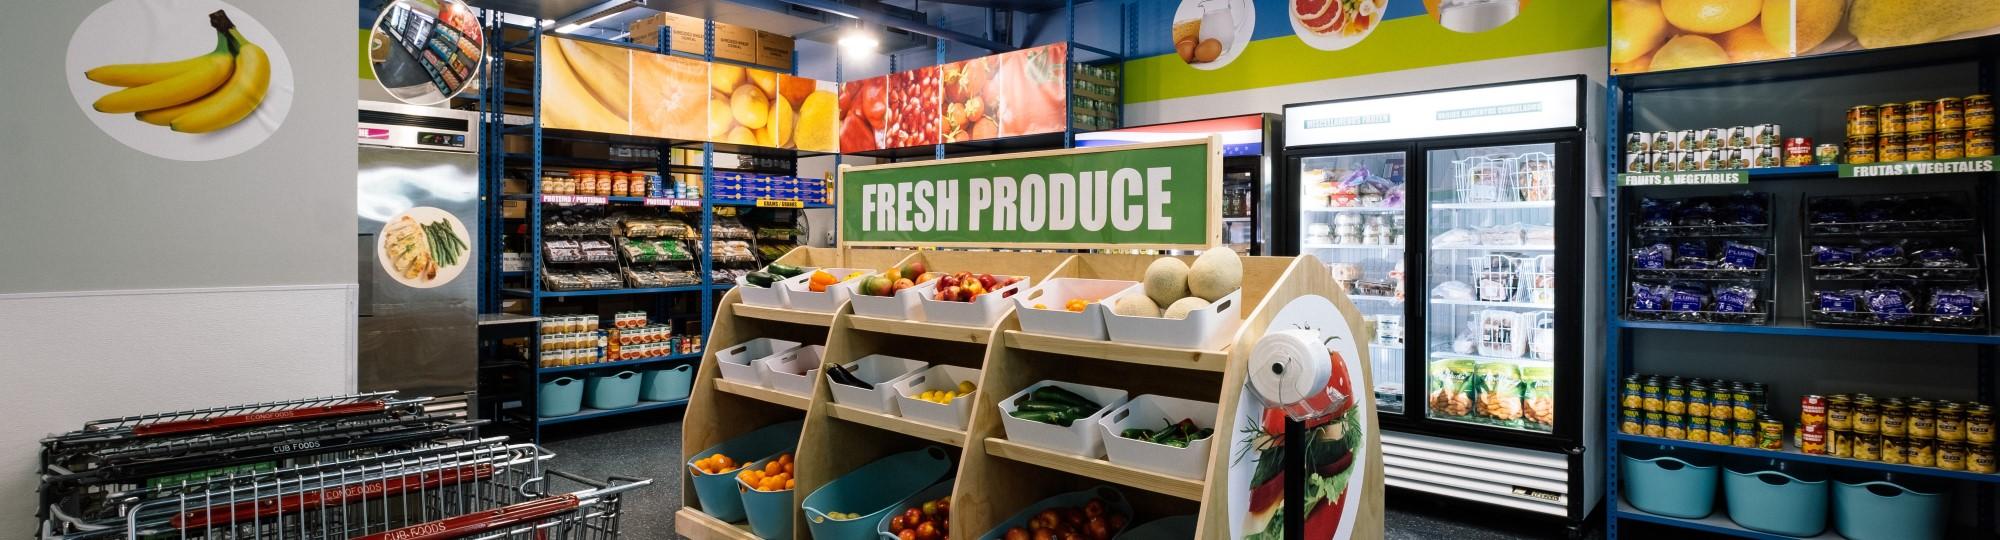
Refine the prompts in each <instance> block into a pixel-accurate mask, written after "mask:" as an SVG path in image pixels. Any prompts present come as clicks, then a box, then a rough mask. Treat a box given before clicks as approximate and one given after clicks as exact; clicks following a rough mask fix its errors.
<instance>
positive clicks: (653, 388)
mask: <svg viewBox="0 0 2000 540" xmlns="http://www.w3.org/2000/svg"><path fill="white" fill-rule="evenodd" d="M641 379H643V380H642V381H641V384H640V385H639V399H643V400H646V401H680V400H683V399H687V398H688V394H689V393H690V391H692V390H693V389H694V365H693V364H681V365H678V366H674V367H670V368H667V369H655V370H652V371H648V372H646V374H645V375H644V376H642V377H641Z"/></svg>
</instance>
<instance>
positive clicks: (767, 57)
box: [757, 30, 793, 73]
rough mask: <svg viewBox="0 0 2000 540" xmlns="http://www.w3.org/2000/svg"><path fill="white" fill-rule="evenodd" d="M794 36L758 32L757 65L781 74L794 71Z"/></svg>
mask: <svg viewBox="0 0 2000 540" xmlns="http://www.w3.org/2000/svg"><path fill="white" fill-rule="evenodd" d="M792 45H793V43H792V36H787V35H784V34H773V33H770V32H765V31H763V30H758V31H757V64H758V65H763V66H770V67H771V68H773V69H776V70H778V71H779V72H781V73H790V72H791V71H792Z"/></svg>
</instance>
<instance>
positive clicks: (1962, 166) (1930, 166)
mask: <svg viewBox="0 0 2000 540" xmlns="http://www.w3.org/2000/svg"><path fill="white" fill-rule="evenodd" d="M1996 164H2000V158H1995V157H1991V156H1987V157H1976V158H1964V159H1941V160H1936V161H1904V162H1897V163H1876V164H1869V165H1841V166H1840V177H1841V178H1872V177H1876V176H1910V175H1919V174H1955V173H1990V172H1993V171H1995V170H2000V169H1996V168H1995V166H1996Z"/></svg>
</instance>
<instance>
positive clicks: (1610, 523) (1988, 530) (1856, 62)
mask: <svg viewBox="0 0 2000 540" xmlns="http://www.w3.org/2000/svg"><path fill="white" fill-rule="evenodd" d="M1996 50H2000V39H1995V38H1978V39H1974V40H1960V41H1957V42H1945V43H1937V44H1931V45H1922V46H1914V47H1904V48H1900V49H1890V50H1881V51H1865V52H1853V53H1839V54H1830V55H1823V56H1819V57H1808V58H1799V59H1792V60H1781V61H1772V62H1760V63H1756V64H1748V65H1730V66H1718V67H1712V68H1701V69H1691V70H1683V71H1679V72H1670V73H1660V74H1643V75H1630V76H1613V77H1612V78H1611V81H1610V83H1609V84H1608V89H1607V95H1606V105H1607V110H1608V111H1609V114H1607V115H1606V116H1607V119H1606V129H1605V130H1604V133H1605V134H1606V135H1605V139H1606V144H1605V163H1606V164H1608V170H1607V175H1606V178H1607V181H1608V182H1609V181H1610V179H1612V178H1615V177H1617V175H1618V173H1620V172H1622V169H1621V165H1622V164H1623V163H1624V161H1625V156H1624V153H1623V151H1622V150H1621V148H1620V147H1621V145H1622V144H1623V143H1624V136H1623V134H1624V133H1625V132H1626V131H1627V129H1626V127H1625V126H1627V125H1630V124H1632V123H1633V122H1632V115H1633V97H1634V92H1633V91H1629V89H1630V88H1632V87H1633V86H1639V87H1641V88H1642V89H1643V90H1644V91H1679V90H1689V89H1700V88H1713V87H1726V86H1732V85H1737V84H1746V83H1766V82H1776V81H1799V80H1809V79H1815V78H1820V77H1829V76H1837V75H1854V74H1859V73H1881V72H1887V71H1891V70H1896V69H1903V68H1907V67H1910V66H1912V65H1920V64H1926V63H1934V64H1938V65H1942V64H1945V63H1954V62H1976V63H1978V64H1979V66H1980V73H1979V81H1980V83H1981V90H1982V92H1987V93H1990V91H1991V90H1992V89H1993V88H1992V86H1991V85H1993V84H1994V81H1995V77H1994V74H1995V70H1996V63H2000V55H1996V54H1995V51H1996ZM1635 79H1639V80H1644V83H1643V84H1637V83H1633V82H1632V81H1633V80H1635ZM1838 175H1839V167H1838V166H1831V165H1829V166H1810V167H1788V168H1770V169H1752V170H1750V171H1749V177H1750V180H1751V181H1752V183H1753V185H1754V184H1755V183H1756V182H1760V181H1784V182H1820V181H1827V182H1882V181H1888V182H1893V181H1894V180H1893V179H1888V180H1873V179H1842V178H1839V176H1838ZM1984 176H1985V178H1984V181H1987V182H1991V181H1992V180H1993V179H1994V176H1995V175H1994V174H1992V173H1984ZM1891 178H1899V177H1891ZM1626 189H1665V190H1669V191H1670V190H1673V189H1675V188H1674V187H1671V186H1656V187H1644V188H1619V187H1617V186H1616V185H1615V183H1613V185H1611V186H1609V187H1607V195H1606V197H1605V207H1604V208H1603V209H1602V210H1603V212H1602V213H1603V215H1604V216H1605V238H1604V248H1605V251H1604V253H1605V254H1606V256H1605V257H1604V275H1605V282H1604V283H1605V287H1604V297H1603V302H1604V305H1605V311H1604V322H1605V328H1606V330H1607V335H1606V342H1605V343H1606V344H1605V366H1604V368H1605V369H1604V381H1603V384H1604V391H1605V394H1604V395H1605V396H1606V397H1605V400H1604V409H1605V411H1604V412H1605V414H1604V418H1605V426H1604V431H1605V433H1607V434H1608V435H1607V436H1606V440H1605V441H1604V443H1605V446H1606V452H1605V456H1606V457H1605V459H1606V462H1605V474H1604V478H1605V482H1606V486H1605V489H1606V492H1605V493H1606V506H1607V510H1608V511H1607V512H1606V519H1605V529H1606V530H1605V532H1606V538H1607V539H1609V540H1616V539H1617V538H1618V532H1619V523H1620V522H1621V521H1637V522H1645V523H1651V524H1656V525H1665V526H1671V527H1676V528H1680V529H1689V530H1696V531H1702V532H1707V533H1715V534H1723V535H1729V536H1736V537H1742V538H1756V539H1781V538H1792V537H1789V536H1779V535H1771V534H1767V533H1762V532H1758V531H1753V530H1749V529H1746V528H1743V527H1741V526H1738V525H1736V524H1735V523H1734V522H1732V521H1731V520H1730V518H1729V517H1728V516H1727V512H1726V511H1725V509H1723V508H1720V507H1718V508H1717V510H1716V512H1715V513H1714V514H1712V515H1710V516H1708V517H1706V518H1702V519H1681V518H1673V517H1667V516H1661V515H1656V514H1650V513H1647V512H1644V511H1642V510H1639V509H1637V508H1633V507H1632V506H1631V505H1629V504H1626V503H1625V502H1624V501H1623V499H1622V498H1621V497H1620V494H1619V491H1620V488H1621V487H1622V486H1620V485H1619V484H1620V480H1619V467H1620V463H1621V458H1620V457H1619V452H1618V447H1619V445H1620V444H1621V443H1629V444H1642V445H1665V446H1672V447H1676V448H1681V449H1687V450H1697V451H1704V452H1713V453H1718V454H1726V455H1732V456H1748V457H1753V458H1767V459H1780V460H1785V461H1791V462H1803V463H1815V464H1820V465H1825V466H1829V467H1836V468H1843V469H1858V470H1867V471H1877V472H1888V473H1897V474H1902V475H1909V476H1923V477H1931V478H1939V479H1945V480H1952V481H1958V482H1968V483H1973V484H1975V485H1976V487H1975V489H1976V490H1977V492H1978V494H1979V501H1978V504H1977V506H1976V507H1977V508H1982V509H1983V508H1990V507H1991V505H1992V502H1993V499H1992V496H1993V494H1994V486H1996V485H2000V475H1994V474H1980V473H1970V472H1963V471H1946V470H1942V469H1936V468H1930V467H1918V466H1910V465H1893V464H1887V463H1881V462H1871V461H1861V460H1854V459H1848V458H1840V457H1833V456H1826V455H1809V454H1804V453H1801V452H1798V451H1797V450H1796V449H1794V448H1791V447H1790V446H1789V444H1787V447H1786V449H1785V450H1782V451H1778V450H1762V449H1756V448H1738V447H1732V446H1721V445H1713V444H1706V443H1696V442H1687V441H1674V440H1669V439H1664V438H1656V437H1646V436H1642V435H1629V434H1624V433H1620V432H1619V406H1620V405H1619V400H1618V399H1617V396H1619V395H1620V392H1621V391H1622V390H1621V388H1620V386H1621V385H1620V379H1621V378H1622V377H1623V376H1624V375H1625V374H1628V373H1632V372H1633V371H1634V370H1633V363H1634V351H1633V345H1632V343H1633V341H1634V337H1635V335H1636V334H1637V333H1640V332H1676V333H1694V334H1735V335H1747V336H1771V337H1770V338H1769V339H1771V340H1772V345H1775V346H1783V344H1785V343H1787V340H1793V339H1842V340H1862V341H1870V342H1925V343H1948V344H1957V345H1963V346H1969V347H1972V348H1974V349H1976V353H1975V354H1974V355H1972V358H1971V359H1970V360H1971V361H1972V362H1975V363H1976V364H1977V370H1978V377H1979V381H1978V382H1977V383H1976V385H1977V390H1978V394H1977V395H1978V399H1979V400H1980V401H1981V402H1991V401H1992V400H1993V398H1994V396H1995V392H1994V388H1993V384H1992V380H1993V374H1994V372H1993V368H1994V362H1995V360H1996V356H2000V335H1996V334H1993V333H1991V330H1990V327H1991V325H1990V324H1989V325H1988V326H1989V330H1987V332H1986V333H1947V332H1913V331H1894V330H1870V329H1853V328H1831V327H1816V326H1811V325H1809V324H1806V323H1804V322H1802V321H1798V320H1785V319H1781V320H1777V321H1774V322H1773V323H1771V324H1770V325H1766V326H1755V325H1738V324H1700V323H1678V322H1659V321H1627V320H1624V319H1623V318H1622V317H1621V313H1622V312H1623V307H1624V301H1625V296H1624V294H1625V291H1624V287H1625V285H1624V282H1623V281H1622V280H1621V276H1620V271H1621V262H1622V261H1623V258H1624V256H1625V254H1624V252H1622V251H1620V241H1621V240H1622V238H1623V233H1624V232H1625V229H1624V227H1625V226H1626V225H1625V224H1624V223H1623V222H1622V221H1621V220H1622V218H1623V217H1624V216H1623V215H1621V213H1620V212H1621V211H1622V208H1623V207H1622V206H1621V204H1620V203H1619V200H1620V198H1621V196H1625V195H1626V194H1625V193H1624V191H1625V190H1626ZM1989 201H1990V198H1989ZM1779 212H1780V210H1778V209H1775V208H1774V209H1772V214H1773V216H1774V217H1775V216H1776V215H1777V214H1779ZM1989 214H1990V213H1989ZM1772 260H1773V261H1774V262H1773V264H1774V265H1775V264H1780V263H1778V262H1776V261H1778V260H1779V258H1778V257H1777V256H1776V254H1773V256H1772ZM1774 271H1775V270H1774ZM1989 282H1990V278H1989ZM1989 285H1990V283H1989ZM1688 337H1699V336H1688ZM1777 354H1778V355H1782V354H1783V353H1777ZM1772 361H1774V362H1776V361H1784V362H1796V363H1797V364H1799V365H1800V366H1801V367H1806V366H1810V365H1811V362H1812V360H1811V359H1804V358H1799V359H1789V358H1787V359H1773V360H1772ZM1719 504H1720V502H1719V501H1718V505H1719ZM1978 518H1979V530H1980V534H1982V535H1985V536H1982V537H1990V536H1991V535H1992V531H1993V530H1994V526H1993V525H1994V522H1993V517H1992V516H1991V515H1990V513H1988V512H1983V511H1982V512H1980V513H1979V515H1978ZM1815 538H1832V539H1838V538H1841V536H1840V535H1839V533H1838V532H1836V531H1835V530H1834V528H1833V527H1831V526H1829V527H1828V528H1827V530H1826V532H1825V533H1823V534H1822V535H1820V536H1818V537H1815Z"/></svg>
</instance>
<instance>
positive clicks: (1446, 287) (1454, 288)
mask: <svg viewBox="0 0 2000 540" xmlns="http://www.w3.org/2000/svg"><path fill="white" fill-rule="evenodd" d="M1431 298H1437V299H1440V300H1471V299H1472V286H1471V285H1466V284H1465V283H1464V282H1460V281H1446V282H1444V283H1439V284H1438V285H1437V286H1436V287H1431Z"/></svg>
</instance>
